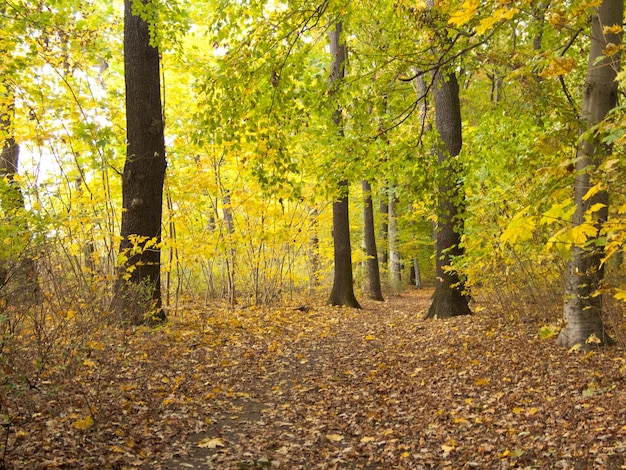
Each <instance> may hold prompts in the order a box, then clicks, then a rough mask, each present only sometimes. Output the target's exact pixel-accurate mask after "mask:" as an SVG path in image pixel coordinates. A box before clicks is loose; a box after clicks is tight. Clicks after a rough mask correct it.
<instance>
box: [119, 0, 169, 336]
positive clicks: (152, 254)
mask: <svg viewBox="0 0 626 470" xmlns="http://www.w3.org/2000/svg"><path fill="white" fill-rule="evenodd" d="M148 1H149V0H148ZM132 4H133V1H132V0H125V1H124V78H125V83H126V125H127V129H126V133H127V139H126V140H127V156H126V162H125V165H124V172H123V175H122V224H121V237H122V241H121V242H120V254H121V256H122V258H123V259H125V261H124V262H123V264H122V266H121V268H120V273H119V277H118V280H117V282H116V285H115V289H114V298H113V303H112V309H113V311H114V312H115V313H116V314H117V315H118V318H119V319H120V321H121V322H124V323H126V322H130V323H133V324H140V323H144V322H146V321H155V320H159V321H160V320H164V319H165V313H164V312H163V309H162V306H161V275H160V269H161V250H160V242H161V219H162V210H163V208H162V204H163V183H164V179H165V170H166V166H167V163H166V160H165V139H164V122H163V110H162V107H161V86H160V85H161V84H160V61H159V51H158V49H157V47H155V46H154V45H153V44H151V43H150V34H149V29H150V28H151V27H152V28H154V27H156V25H148V24H147V23H146V21H144V20H142V19H141V18H140V17H138V16H134V15H133V12H132Z"/></svg>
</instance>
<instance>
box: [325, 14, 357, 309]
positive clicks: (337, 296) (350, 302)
mask: <svg viewBox="0 0 626 470" xmlns="http://www.w3.org/2000/svg"><path fill="white" fill-rule="evenodd" d="M341 26H342V25H341V22H339V23H337V24H336V25H335V28H334V29H333V30H331V31H330V53H331V56H332V58H333V62H332V64H331V67H330V70H331V72H330V81H331V82H338V81H340V80H342V79H343V77H344V73H345V72H344V70H345V69H344V67H345V62H346V46H345V44H342V43H341ZM333 122H334V123H335V125H336V126H337V129H338V132H339V133H340V134H343V131H342V127H341V109H340V108H337V109H336V110H335V112H334V113H333ZM339 194H340V196H339V200H337V201H335V202H333V245H334V249H333V251H334V259H335V272H334V277H333V289H332V291H331V293H330V298H329V299H328V303H329V304H331V305H345V306H346V307H354V308H361V306H360V305H359V303H358V302H357V300H356V297H355V296H354V285H353V278H352V250H351V247H350V217H349V214H348V181H347V180H342V181H340V182H339Z"/></svg>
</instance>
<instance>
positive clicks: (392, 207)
mask: <svg viewBox="0 0 626 470" xmlns="http://www.w3.org/2000/svg"><path fill="white" fill-rule="evenodd" d="M397 205H398V198H397V196H396V191H395V186H394V185H389V206H388V211H389V221H388V230H389V235H388V240H389V281H390V283H391V288H392V289H394V290H396V291H397V290H399V289H400V285H401V283H402V262H401V260H400V249H399V244H400V242H399V240H398V215H397V213H396V209H397Z"/></svg>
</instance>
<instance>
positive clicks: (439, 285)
mask: <svg viewBox="0 0 626 470" xmlns="http://www.w3.org/2000/svg"><path fill="white" fill-rule="evenodd" d="M434 80H435V83H434V89H433V102H434V106H435V124H436V127H437V132H438V133H439V135H440V136H441V141H442V144H443V145H442V146H440V147H439V148H437V157H438V162H439V167H440V174H439V175H438V176H439V180H438V181H439V183H438V189H437V198H438V212H437V225H436V229H435V250H436V276H437V278H436V280H435V292H434V294H433V302H432V304H431V305H430V308H429V309H428V314H427V317H428V318H449V317H453V316H458V315H467V314H470V313H471V311H470V308H469V305H468V297H467V295H466V293H465V292H464V285H463V282H462V280H461V279H460V277H459V274H458V273H457V272H456V271H455V270H454V268H453V267H452V260H453V259H454V257H457V256H460V255H461V254H463V249H462V248H461V246H460V242H461V233H462V229H463V218H462V217H463V216H462V212H463V199H464V195H463V186H462V182H461V179H460V177H459V174H458V172H459V169H458V162H457V161H456V159H455V157H456V156H457V155H458V154H459V153H460V151H461V146H462V145H463V138H462V133H461V104H460V101H459V84H458V82H457V78H456V74H455V73H454V72H447V73H445V74H444V73H442V71H441V70H439V71H437V73H436V74H435V77H434Z"/></svg>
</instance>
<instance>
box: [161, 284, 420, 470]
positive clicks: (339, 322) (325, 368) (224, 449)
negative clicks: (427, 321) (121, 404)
mask: <svg viewBox="0 0 626 470" xmlns="http://www.w3.org/2000/svg"><path fill="white" fill-rule="evenodd" d="M431 294H432V290H430V289H424V290H419V291H418V290H415V291H411V292H407V293H404V294H401V295H392V296H390V297H389V298H388V299H387V301H386V302H375V301H370V300H363V301H361V304H362V306H363V309H361V310H352V309H341V308H339V309H338V308H329V307H321V308H319V307H318V308H315V307H308V306H307V307H304V308H303V309H301V310H304V311H303V312H301V310H298V309H297V308H296V309H290V310H291V312H294V313H296V315H297V316H299V317H301V320H302V322H294V323H293V324H285V325H284V329H281V330H282V331H280V332H275V335H274V336H273V338H268V340H269V341H268V342H267V344H266V345H265V346H266V348H263V347H262V349H265V352H266V353H268V354H269V355H268V356H267V357H264V358H261V359H260V360H259V361H258V362H257V364H256V365H252V367H249V368H248V367H245V368H243V367H241V368H238V369H237V371H235V375H236V376H237V377H236V378H235V377H233V376H231V377H230V379H231V381H232V382H231V381H229V383H233V382H234V383H237V384H238V387H239V388H241V389H242V390H246V391H245V392H236V393H235V396H233V397H231V399H230V400H225V401H222V402H221V404H220V405H219V406H218V407H217V408H216V409H215V410H214V413H215V414H213V415H212V417H211V418H210V421H211V422H210V424H209V426H208V429H206V431H204V432H202V433H197V434H195V435H193V436H191V442H192V443H194V444H195V446H194V447H191V448H188V449H189V450H188V453H186V454H185V455H182V456H179V457H178V458H174V459H173V460H172V461H171V462H167V463H163V466H162V468H164V469H178V468H230V466H232V468H238V469H239V468H263V467H266V466H267V467H272V466H274V467H280V466H281V461H280V460H276V459H273V460H271V457H270V456H272V455H278V456H281V455H282V456H287V455H288V454H289V455H293V454H297V453H302V458H303V460H302V459H300V460H301V462H299V463H298V464H295V465H296V467H301V468H309V465H317V464H314V463H313V462H314V461H315V460H318V459H319V457H320V455H317V457H313V459H312V460H310V461H309V457H307V456H306V454H307V453H312V454H313V455H315V454H317V453H318V452H317V451H318V450H319V445H318V444H319V442H320V441H326V442H331V443H333V442H334V443H338V442H340V441H341V440H343V438H344V436H343V435H341V434H336V433H333V429H334V430H335V431H336V432H337V428H334V427H333V425H332V424H331V423H327V422H326V420H327V419H330V420H331V421H333V420H339V421H340V422H341V421H343V422H344V424H349V421H350V417H349V416H347V415H346V413H342V412H341V411H342V410H341V407H337V406H336V405H334V404H332V403H329V402H328V401H327V399H326V398H325V395H328V393H330V390H331V388H330V387H331V386H332V389H335V388H336V387H340V388H341V387H343V386H344V385H345V384H346V383H348V382H351V388H355V387H356V388H357V389H358V388H359V385H358V384H362V382H361V381H360V380H359V381H357V380H355V379H356V378H357V374H360V373H362V372H363V371H362V370H358V369H357V370H355V368H354V365H355V364H357V365H358V366H360V367H365V368H367V367H369V366H371V369H372V370H370V371H369V372H368V374H370V375H371V378H374V377H375V376H376V373H377V368H379V367H383V364H384V362H381V360H382V355H383V354H382V350H381V348H382V343H381V341H384V340H385V338H386V337H387V334H386V332H385V330H386V329H394V328H396V325H395V324H394V323H393V322H394V321H395V320H396V315H398V314H402V315H403V316H404V317H407V316H408V317H413V318H414V319H415V320H416V321H419V320H420V319H421V318H423V316H424V314H425V311H426V309H427V308H428V306H429V305H430V296H431ZM297 312H301V313H297ZM330 312H332V313H334V314H333V315H329V313H330ZM242 315H245V313H242ZM248 346H250V349H251V350H256V349H258V347H254V346H253V345H252V344H251V343H249V344H248ZM248 354H249V353H244V354H243V355H242V356H246V355H248ZM252 356H254V357H258V356H257V354H252ZM379 356H381V357H379ZM369 382H370V381H368V383H369ZM369 388H370V387H369V386H368V387H366V389H365V390H355V391H354V394H353V396H352V399H354V400H356V401H358V400H359V394H361V393H364V394H365V396H367V395H369V393H370V391H368V389H369ZM353 424H354V423H353ZM357 435H358V432H357ZM340 436H341V439H339V437H340ZM365 440H368V439H365ZM255 442H259V444H260V445H261V446H263V447H266V449H267V451H266V452H261V455H259V452H258V450H257V448H256V445H257V444H255ZM379 444H380V443H379ZM233 456H239V457H237V458H236V459H235V460H236V461H233V459H232V457H233ZM327 458H328V465H329V466H330V467H333V465H335V464H339V463H341V462H343V461H344V459H343V458H342V456H341V454H338V455H337V456H336V457H331V456H330V455H327ZM237 459H239V460H237ZM331 462H334V464H333V463H331ZM351 464H352V465H357V466H358V467H363V468H378V465H377V464H376V463H375V462H373V461H369V458H368V457H367V456H365V458H360V459H356V460H355V459H351ZM292 465H294V463H291V464H290V465H289V466H287V467H284V465H282V468H296V467H293V466H292Z"/></svg>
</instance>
